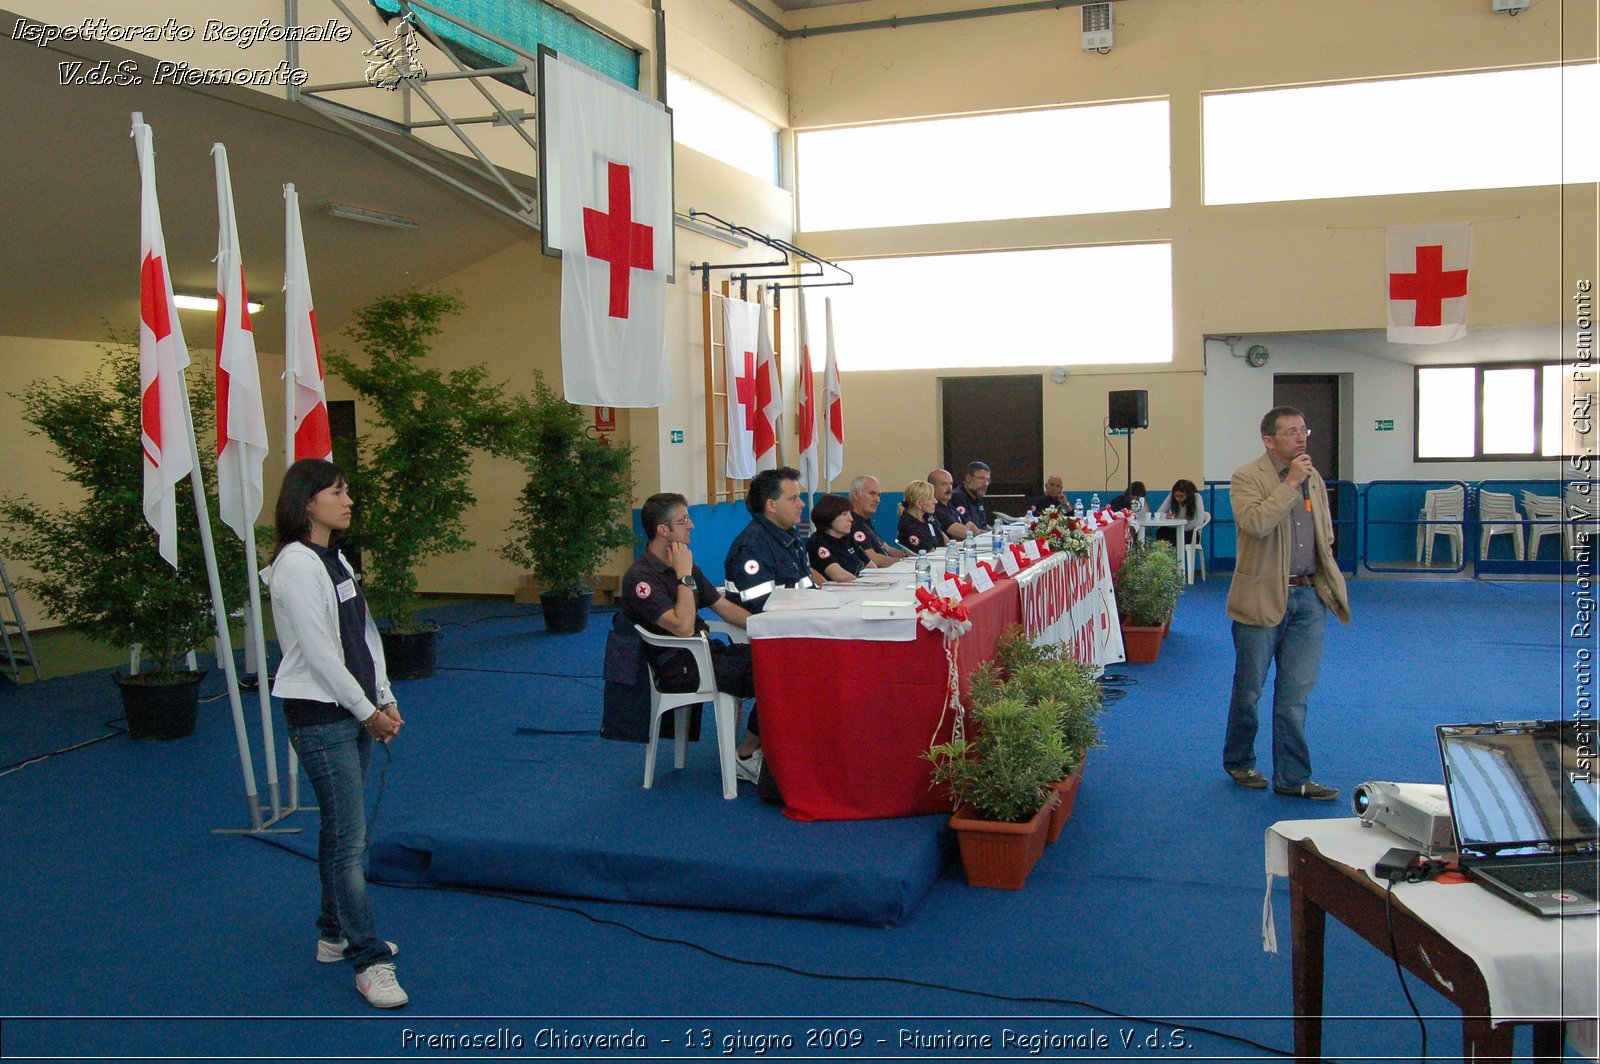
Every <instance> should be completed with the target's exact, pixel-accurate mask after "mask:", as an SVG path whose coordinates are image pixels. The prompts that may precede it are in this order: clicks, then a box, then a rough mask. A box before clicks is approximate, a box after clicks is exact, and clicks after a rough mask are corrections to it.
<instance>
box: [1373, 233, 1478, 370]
mask: <svg viewBox="0 0 1600 1064" xmlns="http://www.w3.org/2000/svg"><path fill="white" fill-rule="evenodd" d="M1387 259H1388V282H1389V342H1390V343H1391V344H1443V343H1449V342H1450V341H1451V340H1459V339H1461V338H1462V337H1463V336H1465V335H1467V274H1468V270H1469V269H1470V266H1471V259H1472V226H1471V224H1469V223H1464V224H1460V225H1415V226H1393V227H1391V228H1390V229H1389V230H1388V240H1387Z"/></svg>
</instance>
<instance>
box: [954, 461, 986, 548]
mask: <svg viewBox="0 0 1600 1064" xmlns="http://www.w3.org/2000/svg"><path fill="white" fill-rule="evenodd" d="M989 477H990V473H989V463H987V462H968V463H967V475H966V476H965V477H963V478H962V479H961V486H960V487H959V488H957V489H956V490H955V491H953V492H951V493H950V505H951V506H952V507H954V508H955V511H956V516H957V517H960V518H961V519H962V520H963V521H965V522H966V523H967V524H969V525H971V526H972V527H974V528H976V529H977V530H978V531H979V532H982V531H984V530H985V529H987V528H988V527H989V504H988V503H987V502H985V501H984V498H983V496H984V493H985V492H987V491H988V490H989Z"/></svg>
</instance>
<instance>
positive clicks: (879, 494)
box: [850, 476, 911, 569]
mask: <svg viewBox="0 0 1600 1064" xmlns="http://www.w3.org/2000/svg"><path fill="white" fill-rule="evenodd" d="M882 500H883V489H882V488H880V487H879V486H878V478H877V477H868V476H860V477H856V478H855V479H854V480H852V481H851V482H850V538H851V539H853V540H855V542H856V545H857V546H858V547H860V548H861V549H862V550H864V551H866V553H867V559H868V560H869V561H871V562H872V564H873V565H875V566H877V567H878V568H880V569H883V568H887V567H888V566H891V565H893V564H894V563H895V561H896V560H897V559H899V558H909V557H911V555H910V554H907V553H906V552H905V551H903V550H901V549H900V548H899V547H896V546H893V545H891V544H888V543H885V542H884V541H883V537H882V536H880V535H878V530H877V529H876V528H873V527H872V515H873V514H875V513H877V512H878V503H879V502H881V501H882Z"/></svg>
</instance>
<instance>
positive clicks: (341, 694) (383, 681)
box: [261, 543, 394, 721]
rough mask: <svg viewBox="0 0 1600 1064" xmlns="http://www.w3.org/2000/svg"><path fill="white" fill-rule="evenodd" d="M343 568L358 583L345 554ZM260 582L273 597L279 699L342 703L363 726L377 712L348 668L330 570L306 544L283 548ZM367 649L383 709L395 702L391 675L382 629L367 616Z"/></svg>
mask: <svg viewBox="0 0 1600 1064" xmlns="http://www.w3.org/2000/svg"><path fill="white" fill-rule="evenodd" d="M339 562H340V564H342V565H343V566H344V568H345V571H346V572H348V573H349V574H350V578H351V579H352V580H354V579H355V570H353V569H351V568H350V563H349V562H348V561H346V560H345V557H344V555H343V554H340V555H339ZM261 581H262V583H264V584H266V585H267V587H268V589H269V590H270V591H271V593H272V620H273V623H274V624H275V625H276V627H277V629H278V645H279V646H281V647H282V648H283V663H282V664H280V665H279V666H278V675H277V676H276V677H274V679H273V681H272V693H273V694H274V695H276V696H277V697H279V698H309V699H313V700H315V701H318V702H337V703H338V704H339V705H341V706H343V707H344V708H345V709H347V710H349V711H350V714H351V715H352V716H354V717H355V718H356V719H357V720H360V721H364V720H366V719H367V718H368V717H370V716H372V714H374V713H376V712H377V709H378V707H377V706H375V705H373V704H372V702H371V701H369V700H368V698H367V696H366V692H364V691H362V690H361V682H360V681H359V680H357V679H356V678H355V677H354V676H352V675H350V670H349V669H347V668H345V665H344V650H343V647H342V645H341V644H340V642H339V600H338V597H337V595H336V594H335V592H334V587H333V581H332V580H331V579H329V577H328V568H327V566H325V565H323V564H322V559H321V557H319V556H318V555H317V552H316V551H314V550H312V549H311V548H310V547H308V546H306V545H305V544H304V543H291V544H289V545H288V546H287V547H285V548H283V551H282V552H281V553H280V554H279V555H278V557H277V560H276V561H274V562H273V563H272V564H271V565H269V566H267V567H266V568H265V569H263V570H261ZM366 635H367V648H368V649H369V650H371V651H372V664H373V665H374V666H375V669H376V675H377V690H378V703H379V705H388V704H389V703H392V702H394V695H393V693H392V692H391V691H390V689H389V672H388V669H387V667H386V666H385V664H384V660H383V641H382V640H381V639H379V638H378V626H377V624H376V623H375V622H374V621H373V619H372V612H371V611H370V610H369V611H368V612H367V633H366Z"/></svg>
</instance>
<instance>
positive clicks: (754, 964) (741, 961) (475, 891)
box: [258, 790, 1294, 1057]
mask: <svg viewBox="0 0 1600 1064" xmlns="http://www.w3.org/2000/svg"><path fill="white" fill-rule="evenodd" d="M379 794H380V796H381V794H382V791H381V790H380V792H379ZM373 819H374V821H375V820H376V819H377V817H376V810H374V816H373ZM371 835H372V833H371V831H370V830H369V831H368V839H369V844H370V839H371ZM258 837H259V838H260V840H261V841H262V842H265V843H267V844H268V845H271V846H276V847H278V848H279V849H281V850H283V851H285V852H287V853H292V854H294V855H295V856H296V857H300V858H302V859H304V860H307V861H315V860H316V857H315V856H314V855H312V854H305V853H301V852H300V851H298V850H295V849H292V848H291V847H289V846H288V845H287V844H286V843H284V842H283V841H281V840H279V839H277V838H274V837H272V836H258ZM369 882H371V883H374V884H376V885H378V886H383V887H392V888H394V889H396V890H420V891H436V892H439V893H444V894H470V895H473V896H476V897H480V898H495V899H498V900H500V901H509V902H515V903H516V904H518V905H529V906H532V907H533V908H536V909H546V910H549V911H550V912H558V913H567V914H569V915H572V916H579V917H582V918H583V919H585V920H587V921H588V922H589V923H591V924H594V925H596V926H598V927H611V928H616V929H617V930H619V931H623V932H626V933H627V934H630V935H633V936H634V937H636V938H640V939H643V940H644V941H646V942H653V943H656V944H657V945H663V946H682V947H683V948H685V949H689V950H693V951H694V952H696V953H700V954H702V955H704V956H707V957H710V958H712V959H713V960H719V961H724V962H726V963H729V964H736V965H739V966H741V967H746V968H766V969H769V970H772V971H778V972H783V973H785V974H788V975H794V976H798V977H800V978H802V979H819V980H822V981H824V982H834V983H883V984H888V985H890V986H906V987H914V988H916V989H919V990H936V991H940V992H942V993H947V994H958V995H961V996H963V997H974V998H983V999H985V1000H989V1001H1004V1002H1009V1003H1012V1004H1017V1005H1064V1006H1067V1007H1069V1008H1080V1009H1086V1010H1088V1011H1090V1012H1095V1013H1098V1014H1100V1015H1102V1016H1106V1017H1109V1018H1111V1019H1115V1020H1129V1021H1131V1022H1133V1023H1147V1024H1150V1025H1151V1026H1154V1027H1178V1028H1182V1029H1183V1030H1184V1031H1197V1032H1199V1033H1201V1034H1208V1035H1212V1036H1214V1037H1216V1038H1221V1039H1223V1040H1224V1041H1228V1042H1237V1043H1238V1044H1240V1045H1245V1046H1249V1047H1250V1048H1252V1049H1259V1050H1263V1051H1264V1052H1267V1053H1273V1054H1276V1055H1277V1056H1282V1057H1292V1056H1294V1051H1293V1050H1289V1049H1279V1048H1278V1047H1277V1046H1270V1045H1267V1044H1266V1043H1265V1042H1257V1041H1256V1040H1255V1039H1253V1038H1246V1037H1245V1036H1244V1035H1239V1034H1229V1033H1228V1032H1226V1031H1218V1030H1216V1029H1214V1028H1211V1027H1203V1026H1201V1025H1199V1024H1194V1023H1174V1022H1172V1021H1170V1020H1163V1019H1153V1018H1151V1017H1148V1016H1134V1015H1130V1014H1128V1013H1125V1012H1117V1011H1116V1010H1114V1009H1109V1008H1106V1007H1105V1006H1103V1005H1096V1004H1094V1003H1093V1002H1090V1001H1080V1000H1079V999H1077V998H1056V997H1045V996H1043V995H1031V994H1000V993H996V992H994V991H990V990H976V989H973V988H971V987H960V986H951V985H949V984H946V983H930V982H925V981H923V980H920V979H906V978H903V977H900V976H894V975H840V974H838V973H835V972H814V971H810V970H809V969H806V968H796V967H794V966H793V965H789V964H780V963H778V962H777V961H759V960H750V959H747V958H744V957H735V956H733V955H732V954H728V953H722V952H719V951H718V950H714V949H712V948H711V947H709V946H702V945H701V944H700V943H698V942H691V941H689V940H688V939H683V938H669V937H667V936H665V935H657V934H653V933H651V932H649V931H644V930H641V929H639V928H637V927H634V926H633V925H632V924H627V923H624V922H623V921H621V920H613V919H610V918H609V917H604V916H596V915H594V914H593V913H590V912H586V911H584V910H583V909H580V908H578V907H577V906H574V905H560V904H557V903H555V902H549V901H543V900H541V899H539V898H535V897H532V896H530V895H527V894H521V893H518V892H516V891H509V890H496V889H493V888H489V887H468V886H460V885H456V884H445V883H400V882H391V881H387V880H381V879H372V880H369Z"/></svg>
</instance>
